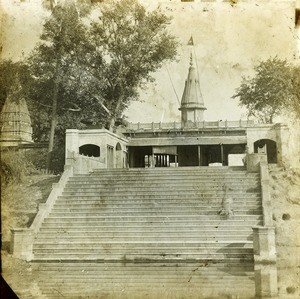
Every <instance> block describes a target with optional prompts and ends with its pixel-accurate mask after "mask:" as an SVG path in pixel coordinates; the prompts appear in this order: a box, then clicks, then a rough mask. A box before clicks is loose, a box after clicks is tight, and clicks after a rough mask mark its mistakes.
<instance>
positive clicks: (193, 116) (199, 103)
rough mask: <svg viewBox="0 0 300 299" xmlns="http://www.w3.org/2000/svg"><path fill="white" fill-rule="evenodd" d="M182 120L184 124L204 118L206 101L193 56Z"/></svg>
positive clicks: (187, 80)
mask: <svg viewBox="0 0 300 299" xmlns="http://www.w3.org/2000/svg"><path fill="white" fill-rule="evenodd" d="M179 110H180V111H181V122H182V125H183V126H186V125H187V124H188V123H191V122H192V123H195V122H200V121H203V120H204V116H203V114H204V110H206V108H205V107H204V101H203V97H202V94H201V90H200V83H199V77H198V73H197V70H196V68H195V67H194V64H193V56H192V54H191V57H190V67H189V73H188V77H187V79H186V81H185V87H184V91H183V95H182V98H181V106H180V108H179Z"/></svg>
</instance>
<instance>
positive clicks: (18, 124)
mask: <svg viewBox="0 0 300 299" xmlns="http://www.w3.org/2000/svg"><path fill="white" fill-rule="evenodd" d="M18 92H20V90H19V88H18V90H17V92H12V93H11V94H9V95H8V97H7V98H6V101H5V103H4V105H3V108H2V111H1V115H0V129H1V136H0V146H19V145H21V144H26V143H33V140H32V126H31V119H30V115H29V111H28V108H27V104H26V101H25V99H24V98H21V99H18V96H17V93H18ZM15 97H16V99H15Z"/></svg>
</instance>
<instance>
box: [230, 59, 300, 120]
mask: <svg viewBox="0 0 300 299" xmlns="http://www.w3.org/2000/svg"><path fill="white" fill-rule="evenodd" d="M254 70H255V75H254V77H253V78H245V77H243V79H242V83H241V85H240V87H239V88H238V89H237V90H236V92H235V94H234V95H233V98H239V103H240V105H241V106H245V107H246V108H247V110H248V116H249V117H251V116H253V117H255V118H257V119H258V120H259V121H261V122H266V123H272V122H273V119H274V117H275V116H276V115H282V114H284V113H289V114H290V113H292V114H294V115H298V116H300V109H299V91H300V81H299V80H300V79H299V71H300V70H299V68H298V67H295V66H292V65H291V64H289V63H288V62H287V61H286V60H280V59H278V58H277V57H275V58H269V59H268V60H266V61H262V62H260V63H259V64H258V65H257V66H256V67H255V68H254Z"/></svg>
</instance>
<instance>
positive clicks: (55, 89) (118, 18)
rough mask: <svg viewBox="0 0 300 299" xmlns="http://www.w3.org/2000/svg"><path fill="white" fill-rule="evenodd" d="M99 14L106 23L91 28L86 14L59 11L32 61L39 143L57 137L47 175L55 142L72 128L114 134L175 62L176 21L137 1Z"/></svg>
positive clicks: (66, 8) (108, 6)
mask: <svg viewBox="0 0 300 299" xmlns="http://www.w3.org/2000/svg"><path fill="white" fill-rule="evenodd" d="M78 2H82V3H83V2H85V1H78ZM82 3H81V4H82ZM90 7H91V6H90ZM98 7H99V8H100V19H99V20H97V21H91V23H92V24H89V18H88V16H89V15H88V12H89V10H88V9H86V6H85V7H84V8H85V9H83V10H82V9H81V7H80V5H77V4H76V3H75V4H74V2H72V1H65V4H63V5H55V6H54V7H53V9H52V14H51V16H50V18H49V19H48V20H47V21H46V22H45V24H44V27H43V33H42V35H41V42H40V44H39V45H38V46H37V47H36V48H35V50H34V51H33V53H32V55H31V57H30V59H29V64H30V71H31V78H32V85H31V89H30V90H31V92H30V96H28V98H30V101H31V103H32V105H31V109H32V111H35V113H34V115H35V116H34V121H33V123H34V126H35V128H36V129H37V131H39V132H40V133H41V132H43V133H42V134H40V135H39V136H38V138H47V136H46V135H47V134H45V132H47V129H48V130H50V136H49V137H48V138H49V149H48V152H49V154H48V168H49V166H50V161H51V153H52V151H53V147H54V144H55V139H54V137H55V136H56V139H57V140H59V141H60V142H63V140H62V136H64V132H65V129H66V128H68V127H69V128H84V127H85V126H86V125H91V124H92V125H98V126H105V127H107V128H112V127H114V124H115V121H116V120H117V119H120V118H121V119H122V118H123V114H122V113H123V111H124V109H125V108H126V107H127V105H128V104H129V102H130V101H131V100H133V99H138V88H140V87H142V86H143V83H145V82H147V81H149V80H152V77H151V73H153V72H155V71H156V70H157V69H158V68H159V67H160V66H161V65H162V63H163V62H164V61H166V60H168V59H173V58H174V57H175V54H176V41H175V39H174V37H173V36H171V35H170V34H169V33H168V31H167V25H168V24H169V22H170V20H169V18H167V17H166V16H165V15H163V14H162V13H161V12H160V11H159V10H155V11H153V12H147V11H146V10H145V9H144V7H143V6H141V5H140V4H138V3H137V1H135V0H120V1H110V2H108V3H105V4H102V3H101V4H99V6H98ZM82 11H83V13H84V15H83V16H82V15H81V12H82ZM83 17H85V19H83ZM47 118H48V119H50V123H51V125H50V128H49V125H48V123H47V122H46V121H45V119H47Z"/></svg>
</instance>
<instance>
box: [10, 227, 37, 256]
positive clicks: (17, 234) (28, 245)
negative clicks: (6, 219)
mask: <svg viewBox="0 0 300 299" xmlns="http://www.w3.org/2000/svg"><path fill="white" fill-rule="evenodd" d="M33 240H34V233H33V231H32V230H31V229H24V228H15V229H11V241H10V253H11V254H12V255H13V256H14V257H16V258H19V259H23V260H26V261H31V260H32V259H33V249H32V247H33Z"/></svg>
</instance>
